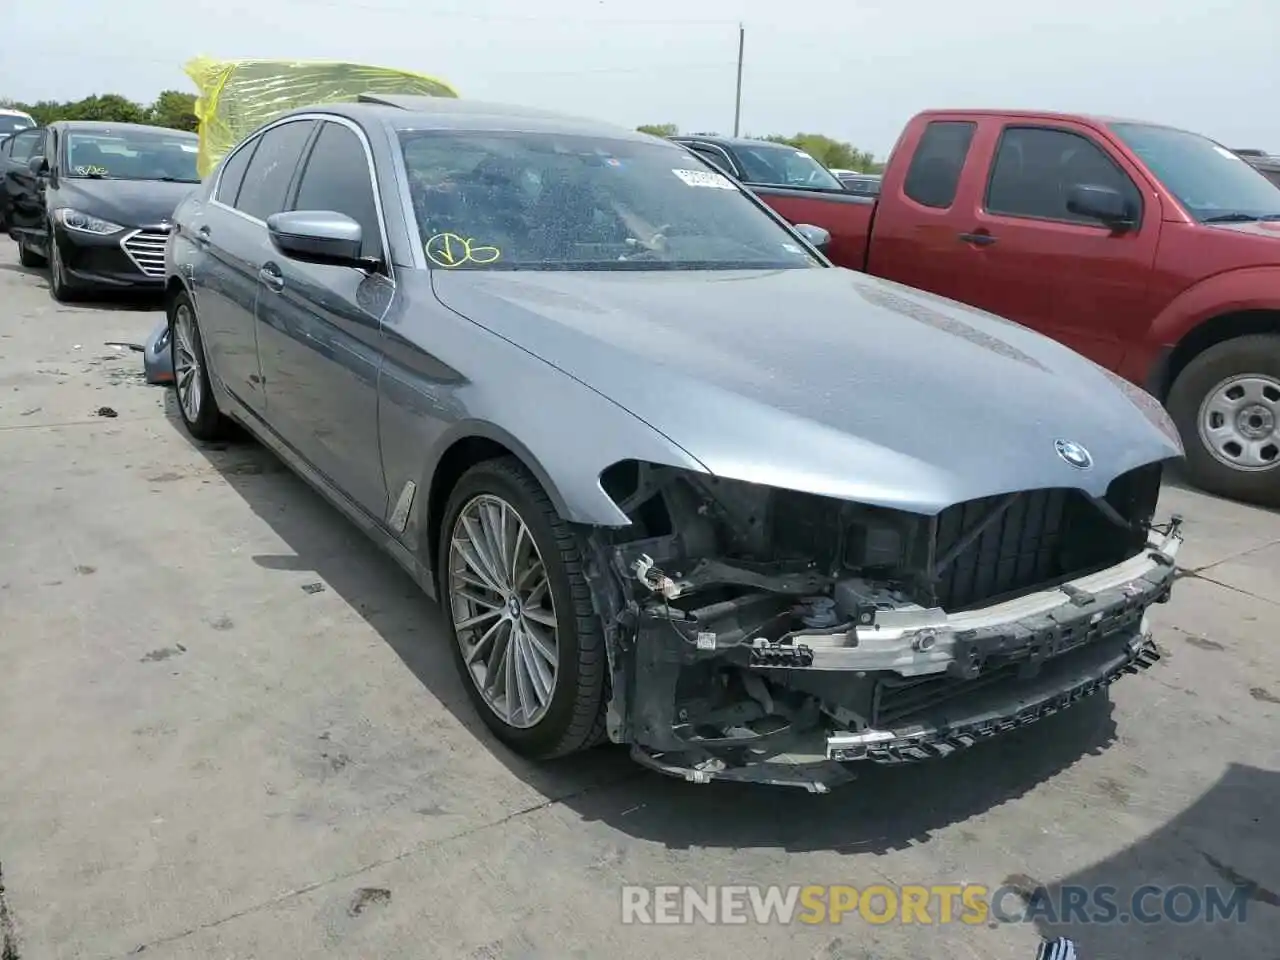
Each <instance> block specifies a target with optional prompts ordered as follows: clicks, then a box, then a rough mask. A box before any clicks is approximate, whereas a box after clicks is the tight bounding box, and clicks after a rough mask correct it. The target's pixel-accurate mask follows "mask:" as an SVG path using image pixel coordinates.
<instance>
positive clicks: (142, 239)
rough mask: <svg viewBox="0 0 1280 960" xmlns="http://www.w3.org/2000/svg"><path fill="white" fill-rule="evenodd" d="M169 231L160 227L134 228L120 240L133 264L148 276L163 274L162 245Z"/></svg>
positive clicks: (167, 238) (161, 275) (163, 245)
mask: <svg viewBox="0 0 1280 960" xmlns="http://www.w3.org/2000/svg"><path fill="white" fill-rule="evenodd" d="M168 240H169V231H168V230H162V229H150V228H149V229H145V230H135V231H134V232H133V233H131V234H129V236H127V237H125V238H124V240H122V241H121V242H120V246H122V247H124V252H125V253H127V254H128V255H129V259H130V260H132V261H133V265H134V266H135V267H137V268H138V269H139V270H140V271H141V272H142V273H143V274H145V275H146V276H148V277H157V278H158V277H163V276H164V247H165V244H166V243H167V242H168Z"/></svg>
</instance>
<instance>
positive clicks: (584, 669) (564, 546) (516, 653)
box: [438, 457, 607, 759]
mask: <svg viewBox="0 0 1280 960" xmlns="http://www.w3.org/2000/svg"><path fill="white" fill-rule="evenodd" d="M443 520H444V522H443V524H442V526H441V538H440V540H441V542H440V551H439V561H438V564H439V566H438V569H439V571H440V573H439V583H440V596H441V601H442V603H443V606H444V608H445V614H446V616H447V617H448V618H449V624H450V632H451V633H452V635H453V638H454V643H453V652H454V656H455V660H456V662H457V665H458V669H459V672H461V674H462V678H463V683H464V684H465V685H466V688H467V692H468V694H469V695H470V696H471V699H472V701H473V702H474V703H475V704H476V707H477V709H478V710H479V711H480V715H481V717H482V718H483V719H484V722H485V724H486V725H487V726H488V727H489V729H491V730H492V731H493V732H494V733H495V734H496V735H497V736H498V738H499V739H500V740H502V741H503V742H504V743H506V744H507V745H508V746H510V747H511V748H513V749H514V750H516V751H517V752H518V753H520V754H523V755H524V756H526V757H530V758H533V759H549V758H551V757H558V756H563V755H565V754H569V753H573V752H575V751H578V750H582V749H584V748H586V747H590V746H593V745H594V744H596V743H598V742H599V741H600V740H601V739H603V734H604V715H605V691H606V689H607V680H606V671H607V666H606V664H607V660H606V656H605V648H604V633H603V630H602V628H601V624H600V619H599V617H597V616H596V614H595V610H594V609H593V607H592V604H591V590H590V587H589V586H588V584H587V581H586V578H585V576H584V575H583V571H582V556H581V553H580V552H579V540H578V535H577V533H576V532H575V531H574V530H573V528H572V527H571V526H570V525H569V524H567V523H566V522H565V521H564V520H563V519H561V518H560V516H559V515H558V514H557V513H556V511H555V508H554V507H553V506H552V504H551V501H550V499H549V498H548V497H547V494H546V492H545V491H544V490H543V489H542V487H541V486H540V485H539V484H538V481H537V480H536V479H534V477H533V476H532V475H531V474H530V473H529V472H528V470H526V469H525V468H524V466H523V464H521V463H520V462H519V461H518V460H516V459H515V458H511V457H508V458H503V459H499V460H490V461H486V462H484V463H480V464H477V465H476V466H474V467H472V468H471V469H470V470H468V471H467V472H466V473H465V474H463V476H462V478H461V479H460V480H459V481H458V484H457V486H456V487H455V488H454V490H453V492H452V494H451V495H450V497H449V502H448V505H447V506H446V508H445V514H444V518H443Z"/></svg>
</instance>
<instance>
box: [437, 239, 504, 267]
mask: <svg viewBox="0 0 1280 960" xmlns="http://www.w3.org/2000/svg"><path fill="white" fill-rule="evenodd" d="M423 249H424V250H425V251H426V254H427V259H428V260H430V261H431V262H432V263H434V264H435V265H436V266H437V267H460V266H462V265H463V264H466V263H474V264H478V265H480V266H483V265H484V264H486V263H493V262H494V261H495V260H497V259H498V258H499V257H501V256H502V251H501V250H499V249H498V248H497V247H492V246H486V245H477V244H476V241H475V238H474V237H471V238H467V237H463V236H459V235H458V234H456V233H437V234H436V235H435V236H434V237H432V238H431V239H430V240H428V241H427V242H426V243H425V244H423Z"/></svg>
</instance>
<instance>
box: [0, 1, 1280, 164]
mask: <svg viewBox="0 0 1280 960" xmlns="http://www.w3.org/2000/svg"><path fill="white" fill-rule="evenodd" d="M14 2H18V0H14ZM24 9H28V10H29V11H33V10H35V9H38V10H39V12H40V16H38V17H36V16H27V17H16V18H15V17H6V18H5V22H4V27H3V33H0V97H10V98H14V99H18V100H27V101H30V100H41V99H51V100H67V99H79V98H80V97H84V96H88V95H89V94H93V93H121V94H124V95H125V96H127V97H130V98H131V99H135V100H140V101H143V102H150V101H151V100H152V99H153V98H154V97H155V95H156V94H157V93H158V92H159V91H160V90H163V89H184V90H193V91H194V88H193V87H192V85H191V83H190V81H189V80H188V79H187V77H186V76H185V74H183V72H182V64H183V63H184V62H186V61H187V60H188V59H189V58H191V57H193V56H196V55H207V56H212V57H216V58H237V57H265V58H273V59H274V58H289V59H327V60H349V61H356V62H361V63H370V64H377V65H382V66H389V67H399V68H402V69H407V70H415V71H419V72H423V73H429V74H432V75H434V76H438V77H441V78H443V79H445V80H447V81H448V82H449V83H450V84H452V85H453V86H454V87H455V88H456V89H457V90H458V92H459V94H460V95H461V96H463V97H469V98H474V99H478V100H495V101H502V102H511V103H521V104H526V105H529V106H536V107H543V108H546V109H553V110H562V111H564V112H566V113H574V114H578V115H582V116H590V117H596V118H599V119H602V120H611V121H613V122H616V123H622V124H626V125H627V126H635V125H636V124H640V123H675V124H677V125H679V127H680V128H681V130H684V131H715V132H720V133H730V132H732V129H733V114H734V87H735V77H736V64H737V55H738V25H739V23H741V24H742V25H743V27H744V30H745V40H746V42H745V57H744V69H743V90H742V120H741V130H742V133H743V134H747V135H752V134H754V135H762V134H766V133H784V134H792V133H798V132H814V133H825V134H827V135H828V136H832V137H835V138H837V139H840V140H845V141H848V142H850V143H852V144H854V145H855V146H857V147H859V148H860V149H863V150H870V151H872V152H873V153H875V154H876V155H877V156H878V157H880V158H882V159H883V158H884V157H885V156H886V155H887V154H888V153H889V151H890V150H891V149H892V147H893V144H894V142H895V140H896V139H897V136H898V133H899V132H900V131H901V128H902V126H903V124H904V123H905V122H906V121H907V119H908V118H909V117H910V116H911V115H912V114H913V113H915V112H917V111H919V110H923V109H927V108H935V107H943V108H945V107H987V108H999V107H1005V108H1032V109H1046V110H1061V111H1067V112H1082V113H1100V114H1106V115H1112V116H1124V117H1132V118H1136V119H1145V120H1152V121H1157V122H1162V123H1169V124H1174V125H1177V126H1181V127H1185V128H1188V129H1191V130H1195V131H1198V132H1200V133H1204V134H1207V135H1208V136H1210V137H1213V138H1214V139H1216V140H1218V141H1220V142H1223V143H1225V144H1227V145H1229V146H1231V147H1234V148H1241V147H1256V148H1261V149H1265V150H1268V151H1271V152H1274V153H1280V110H1278V109H1277V102H1278V98H1277V93H1280V0H1220V2H1212V0H1200V2H1189V0H1186V2H1181V3H1179V2H1173V3H1168V2H1164V0H1072V2H1063V3H1057V2H1052V0H1022V2H1016V0H986V2H984V3H958V2H954V0H952V2H944V0H844V2H836V0H807V2H794V0H793V2H790V3H787V2H782V0H700V2H699V3H697V4H693V3H687V2H686V3H682V2H677V0H644V2H633V3H624V2H622V0H537V2H532V0H526V2H523V3H521V2H518V0H470V2H464V0H127V2H125V3H122V4H119V5H117V6H114V7H105V8H104V7H103V6H102V4H101V3H100V2H89V0H40V3H39V4H38V5H37V6H35V7H29V6H28V7H24ZM105 11H109V13H107V12H105Z"/></svg>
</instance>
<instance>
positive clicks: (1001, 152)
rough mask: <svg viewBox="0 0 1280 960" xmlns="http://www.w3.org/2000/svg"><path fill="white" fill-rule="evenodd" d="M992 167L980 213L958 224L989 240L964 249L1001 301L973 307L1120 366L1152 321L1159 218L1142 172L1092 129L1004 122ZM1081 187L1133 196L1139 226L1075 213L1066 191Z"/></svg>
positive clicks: (971, 271)
mask: <svg viewBox="0 0 1280 960" xmlns="http://www.w3.org/2000/svg"><path fill="white" fill-rule="evenodd" d="M989 149H990V148H989ZM989 170H990V173H989V176H988V177H987V178H986V184H985V193H984V194H983V195H982V196H981V197H980V198H979V199H978V203H977V204H975V205H974V206H975V207H976V209H974V207H970V211H971V212H970V213H969V215H968V216H967V217H964V219H963V222H958V225H959V226H960V227H961V229H962V231H963V232H964V233H965V234H966V235H979V236H981V235H986V236H987V237H988V239H987V240H986V241H985V245H983V246H980V247H975V248H972V249H970V250H967V251H966V252H967V253H968V254H970V256H969V257H968V258H967V259H968V260H969V264H968V267H967V272H968V276H969V279H968V282H969V283H970V284H974V283H981V282H985V283H989V284H991V292H992V294H993V295H996V296H997V302H995V303H975V305H976V306H982V307H986V308H988V309H993V310H995V311H996V312H997V313H1001V314H1002V315H1004V316H1006V317H1008V318H1009V319H1010V320H1016V321H1018V322H1019V323H1022V324H1024V325H1026V326H1029V327H1032V328H1034V329H1037V330H1039V331H1040V332H1041V333H1045V334H1047V335H1049V336H1051V337H1053V338H1054V339H1055V340H1058V341H1060V342H1061V343H1064V344H1066V345H1067V346H1069V347H1071V348H1072V349H1073V350H1076V351H1077V352H1079V353H1082V354H1084V355H1085V356H1086V357H1088V358H1089V359H1090V360H1093V361H1094V362H1095V363H1098V364H1100V365H1102V366H1104V367H1106V368H1107V369H1109V370H1116V369H1118V368H1119V365H1120V362H1121V360H1122V359H1123V356H1124V350H1125V344H1126V342H1129V341H1131V340H1133V339H1134V338H1135V336H1136V335H1137V328H1138V327H1140V326H1143V325H1145V324H1146V323H1147V321H1148V320H1149V319H1150V310H1149V302H1148V301H1149V293H1148V284H1149V280H1150V278H1151V276H1152V275H1153V272H1152V268H1153V265H1154V263H1155V255H1156V243H1157V240H1158V238H1159V232H1160V218H1161V212H1160V208H1159V206H1158V203H1159V201H1158V200H1157V199H1156V195H1155V191H1154V190H1151V189H1145V190H1144V189H1140V188H1139V186H1138V184H1142V183H1145V180H1144V178H1143V177H1142V175H1141V174H1140V173H1139V172H1138V171H1136V170H1134V169H1133V168H1132V167H1131V166H1130V165H1129V164H1128V163H1127V161H1125V160H1124V159H1123V158H1121V157H1119V156H1118V155H1117V154H1115V153H1114V152H1112V151H1111V150H1110V149H1109V148H1108V146H1107V145H1106V144H1104V143H1103V142H1102V141H1101V140H1100V139H1099V138H1098V137H1097V136H1096V134H1094V133H1093V131H1091V130H1089V129H1088V128H1086V127H1083V126H1076V125H1071V124H1066V123H1061V124H1059V123H1053V124H1048V123H1035V124H1028V123H1026V122H1025V121H1024V122H1022V123H1008V124H1005V125H1004V126H1003V128H1002V129H1001V130H1000V132H999V136H998V139H997V140H996V142H995V145H994V149H993V150H991V163H990V167H989ZM1080 183H1091V184H1096V185H1099V186H1107V187H1112V188H1113V189H1116V190H1119V191H1120V192H1121V193H1122V194H1124V195H1126V196H1127V197H1129V198H1130V200H1131V203H1132V204H1133V205H1134V207H1135V208H1136V209H1137V210H1138V211H1139V216H1138V225H1137V226H1136V227H1135V228H1133V229H1129V230H1124V231H1116V230H1112V229H1111V228H1109V227H1107V226H1104V225H1103V224H1102V223H1100V222H1098V221H1096V220H1092V219H1090V218H1088V217H1084V216H1081V215H1078V214H1075V213H1072V212H1070V211H1068V210H1067V208H1066V196H1067V191H1068V190H1069V189H1070V188H1071V187H1072V186H1074V185H1076V184H1080ZM1144 195H1145V202H1144ZM971 196H972V195H971ZM970 202H971V203H972V202H973V201H972V199H971V200H970ZM959 206H960V204H959V203H957V208H959ZM961 216H962V217H963V216H964V215H963V213H962V214H961ZM958 246H963V245H958ZM984 278H985V281H984ZM996 291H1003V292H1001V293H999V294H996ZM1019 291H1020V293H1019ZM1019 298H1021V300H1022V302H1020V303H1019V302H1014V301H1015V300H1017V299H1019ZM962 299H964V298H962Z"/></svg>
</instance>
